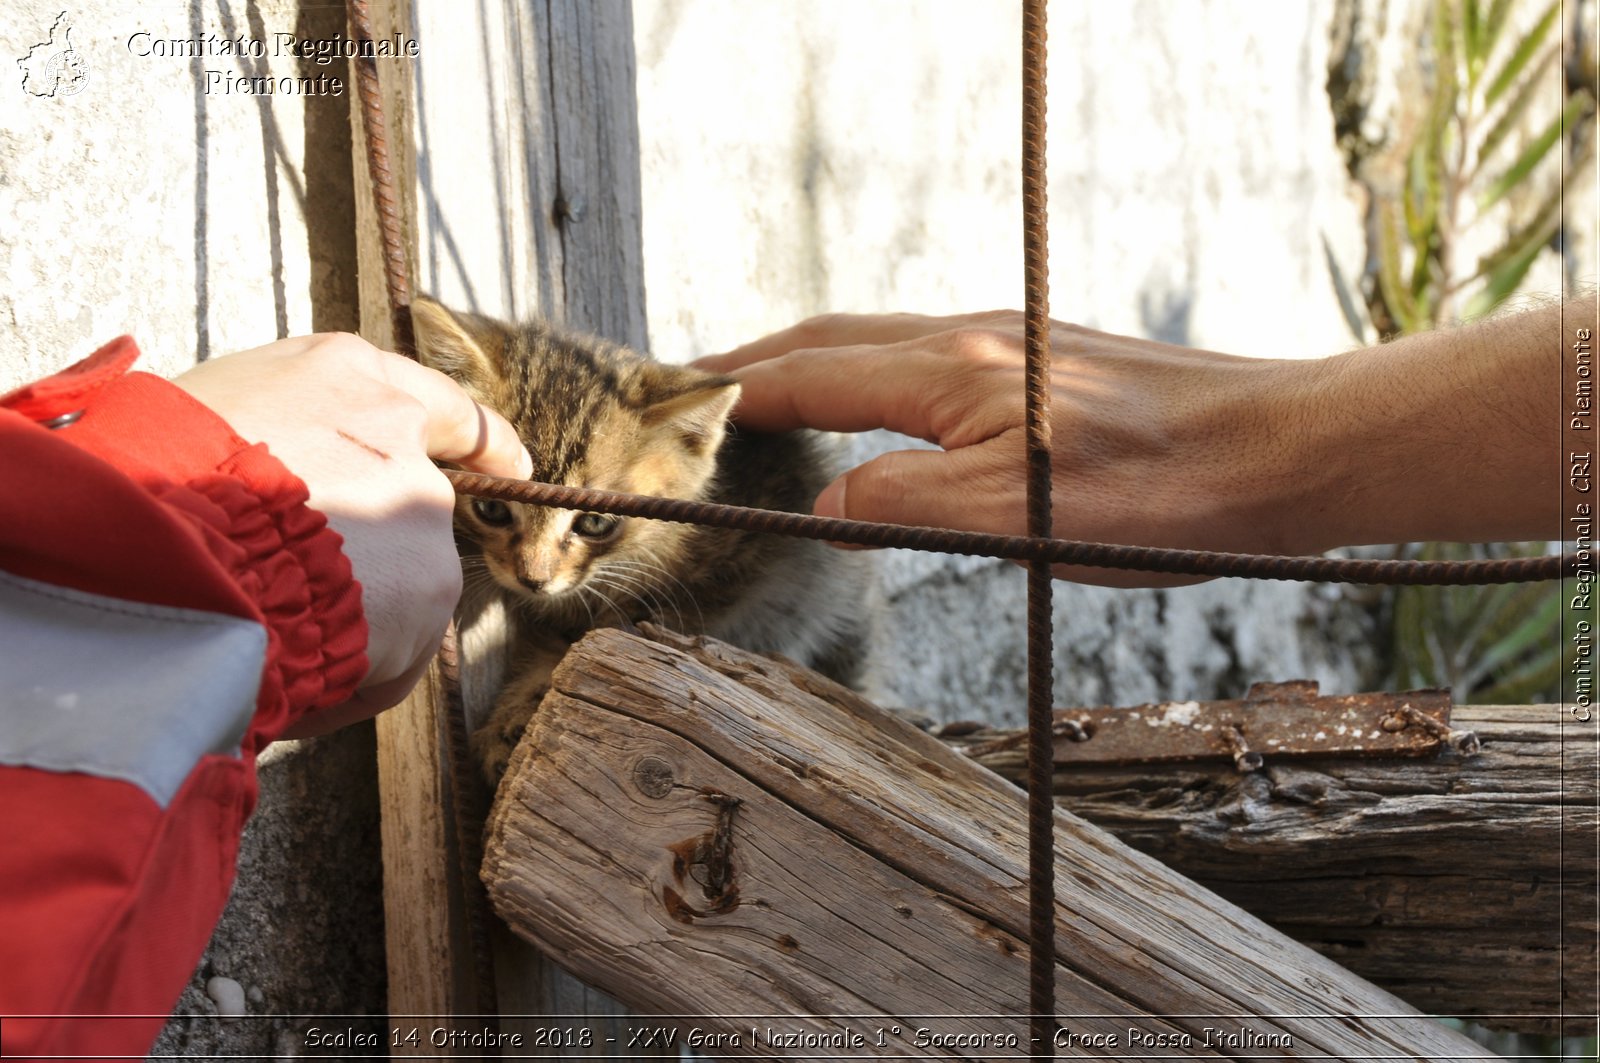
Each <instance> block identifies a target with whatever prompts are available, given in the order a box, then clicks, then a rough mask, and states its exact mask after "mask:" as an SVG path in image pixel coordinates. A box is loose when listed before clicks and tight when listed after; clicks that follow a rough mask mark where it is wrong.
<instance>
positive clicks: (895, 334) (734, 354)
mask: <svg viewBox="0 0 1600 1063" xmlns="http://www.w3.org/2000/svg"><path fill="white" fill-rule="evenodd" d="M1012 318H1015V319H1016V320H1017V321H1019V322H1020V320H1021V319H1020V317H1018V316H1017V314H1016V312H1015V311H1011V310H996V311H990V312H988V313H982V314H950V315H946V316H943V317H929V316H926V315H923V314H825V315H823V316H821V317H814V318H810V319H808V320H805V321H802V322H800V323H799V324H798V325H791V326H790V327H789V328H786V329H784V330H783V331H781V332H774V333H773V334H772V335H770V336H763V337H762V338H761V339H759V340H755V341H754V342H751V343H747V344H745V345H744V346H742V347H736V348H734V349H733V350H731V351H727V352H725V353H722V354H711V355H706V356H705V357H703V358H698V359H696V360H695V361H694V362H693V363H691V364H692V365H694V366H695V367H696V368H699V369H705V370H708V371H709V372H713V373H728V372H732V371H733V370H735V369H740V368H742V367H744V366H747V365H754V364H755V363H757V362H764V361H767V360H769V359H772V358H777V357H780V356H782V355H785V354H788V353H789V352H790V351H797V350H804V349H810V348H824V347H856V346H869V345H883V344H891V343H904V342H906V341H908V340H917V339H922V338H924V337H927V336H933V335H936V334H938V333H940V332H949V331H950V330H951V329H956V328H961V327H963V326H967V325H997V324H999V323H1000V322H1002V321H1006V320H1009V319H1012Z"/></svg>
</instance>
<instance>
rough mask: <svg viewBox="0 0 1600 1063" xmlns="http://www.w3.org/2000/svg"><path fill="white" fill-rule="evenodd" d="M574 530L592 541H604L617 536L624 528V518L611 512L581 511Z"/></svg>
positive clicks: (574, 522)
mask: <svg viewBox="0 0 1600 1063" xmlns="http://www.w3.org/2000/svg"><path fill="white" fill-rule="evenodd" d="M572 530H573V531H574V532H575V533H577V534H578V535H580V536H582V537H583V538H585V539H588V540H589V541H590V542H596V543H603V542H606V541H607V540H609V539H614V538H616V535H617V533H618V532H619V531H621V530H622V518H621V517H614V516H612V515H611V514H609V513H579V514H578V516H577V519H575V520H574V521H573V522H572Z"/></svg>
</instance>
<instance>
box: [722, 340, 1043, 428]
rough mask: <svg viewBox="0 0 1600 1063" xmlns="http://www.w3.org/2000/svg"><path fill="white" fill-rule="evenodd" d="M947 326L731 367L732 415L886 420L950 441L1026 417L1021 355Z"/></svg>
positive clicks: (784, 421)
mask: <svg viewBox="0 0 1600 1063" xmlns="http://www.w3.org/2000/svg"><path fill="white" fill-rule="evenodd" d="M983 345H984V341H983V339H982V337H981V336H978V337H977V338H976V339H975V338H974V336H972V335H970V334H967V333H963V332H947V333H943V334H941V335H939V336H935V337H931V338H928V339H926V340H921V341H912V342H910V343H905V344H895V345H891V346H869V347H833V348H825V349H821V350H803V351H795V352H793V353H791V354H786V355H783V356H782V357H779V358H774V359H772V360H770V361H765V362H758V363H756V364H754V365H750V366H747V367H745V368H744V369H741V370H739V371H737V372H736V373H734V374H733V375H734V376H735V377H736V378H737V379H738V381H739V383H740V385H741V388H740V393H739V405H738V407H737V408H736V409H735V410H734V419H735V420H736V421H737V422H738V423H739V424H741V425H744V426H746V427H749V428H754V429H756V430H759V431H769V432H782V431H790V430H792V429H795V428H815V429H819V430H821V431H827V432H864V431H868V430H870V429H874V428H887V429H889V430H891V431H894V432H900V433H902V434H904V435H909V436H915V437H916V438H918V439H924V440H927V441H928V442H930V443H938V444H939V445H941V446H944V447H947V448H955V447H961V446H970V445H972V444H973V443H976V442H981V441H982V440H984V439H988V438H991V437H992V436H994V435H995V434H997V433H999V432H1002V431H1004V430H1005V429H1007V428H1008V427H1011V425H1012V424H1013V423H1020V417H1021V414H1020V412H1018V411H1019V410H1020V401H1021V400H1020V395H1021V385H1020V382H1019V381H1020V377H1018V375H1017V374H1018V372H1019V369H1018V365H1019V364H1020V356H1015V357H1013V356H1010V355H1009V354H1008V352H1006V351H1004V350H1001V349H998V348H997V349H995V350H993V351H989V352H985V351H982V350H978V349H977V348H979V347H981V346H983Z"/></svg>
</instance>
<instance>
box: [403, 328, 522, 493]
mask: <svg viewBox="0 0 1600 1063" xmlns="http://www.w3.org/2000/svg"><path fill="white" fill-rule="evenodd" d="M384 366H385V376H386V378H387V379H388V381H389V383H391V384H393V385H394V386H396V387H398V388H400V389H401V390H403V391H405V392H406V393H408V394H409V395H411V396H412V397H413V398H415V399H416V400H417V401H418V402H420V403H422V406H423V409H424V410H425V411H426V412H427V425H426V429H425V431H426V438H427V448H428V456H429V457H430V458H437V459H439V460H441V461H453V462H457V463H458V464H460V465H462V466H464V467H466V468H468V469H471V470H472V471H474V472H481V473H486V474H488V475H490V476H513V477H516V478H518V479H523V480H525V479H527V478H528V477H529V476H530V475H531V474H532V472H533V459H532V458H530V457H529V456H528V448H527V447H525V446H523V445H522V440H521V439H519V438H517V430H516V429H515V428H512V427H511V424H510V422H509V421H507V420H506V419H505V418H504V417H501V416H500V415H499V414H498V413H495V412H494V411H493V410H491V409H489V408H487V407H486V406H483V405H482V404H480V403H478V402H475V401H473V399H472V396H470V395H468V394H467V393H466V392H465V391H463V390H462V389H461V387H460V385H458V384H457V383H456V382H455V381H453V380H451V379H450V378H449V377H447V376H445V375H444V374H443V373H441V372H439V371H437V370H434V369H429V368H428V367H426V366H423V365H419V364H417V363H416V362H413V361H411V360H410V359H406V358H393V359H385V360H384Z"/></svg>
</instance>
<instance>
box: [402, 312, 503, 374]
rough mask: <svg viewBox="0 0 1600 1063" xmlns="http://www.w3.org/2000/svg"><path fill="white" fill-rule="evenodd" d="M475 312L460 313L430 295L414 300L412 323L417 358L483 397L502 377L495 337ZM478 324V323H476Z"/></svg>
mask: <svg viewBox="0 0 1600 1063" xmlns="http://www.w3.org/2000/svg"><path fill="white" fill-rule="evenodd" d="M481 320H482V319H477V318H475V316H473V315H463V314H457V313H455V312H454V311H452V310H450V309H448V308H446V307H445V306H444V305H442V304H440V303H437V302H435V301H434V300H432V299H430V298H428V297H427V296H426V295H419V296H417V297H416V298H415V299H413V300H412V301H411V326H412V330H413V331H414V332H415V333H416V338H417V360H418V361H420V362H421V363H422V364H423V365H425V366H428V367H429V368H430V369H437V370H439V372H441V373H444V374H445V375H446V376H449V377H451V378H453V379H454V380H455V381H456V383H458V384H460V385H461V386H462V387H464V388H466V389H467V390H468V391H470V392H472V393H473V395H474V396H475V397H476V398H479V399H482V398H484V397H486V396H487V395H488V394H489V393H490V391H491V385H492V384H493V383H494V381H496V380H497V379H499V376H500V372H499V369H498V368H497V362H496V359H495V358H494V357H493V356H492V355H493V353H496V352H497V347H496V345H495V343H494V341H493V337H492V336H491V335H489V334H487V333H486V332H485V331H484V330H483V328H482V325H481V324H479V321H481ZM474 325H477V326H478V327H476V328H475V327H474Z"/></svg>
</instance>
